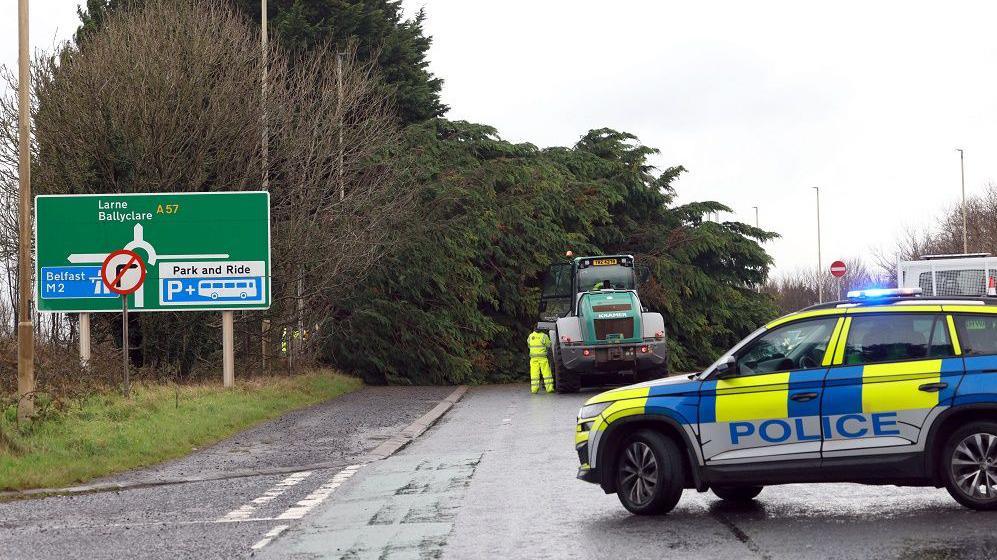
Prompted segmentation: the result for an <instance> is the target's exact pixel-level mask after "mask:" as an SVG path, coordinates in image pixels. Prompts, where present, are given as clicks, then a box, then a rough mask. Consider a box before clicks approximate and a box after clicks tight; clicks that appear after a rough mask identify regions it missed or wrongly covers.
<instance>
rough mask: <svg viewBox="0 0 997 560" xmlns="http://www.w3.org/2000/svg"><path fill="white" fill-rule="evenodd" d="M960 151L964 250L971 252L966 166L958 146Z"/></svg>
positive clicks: (958, 150) (960, 150) (959, 149)
mask: <svg viewBox="0 0 997 560" xmlns="http://www.w3.org/2000/svg"><path fill="white" fill-rule="evenodd" d="M955 151H957V152H959V178H960V179H961V182H962V252H963V253H968V252H969V238H968V236H967V235H966V166H965V163H964V162H965V158H964V157H963V156H964V154H963V150H962V148H956V149H955Z"/></svg>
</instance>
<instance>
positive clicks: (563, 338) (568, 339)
mask: <svg viewBox="0 0 997 560" xmlns="http://www.w3.org/2000/svg"><path fill="white" fill-rule="evenodd" d="M561 342H571V337H570V336H567V335H565V336H562V337H561Z"/></svg>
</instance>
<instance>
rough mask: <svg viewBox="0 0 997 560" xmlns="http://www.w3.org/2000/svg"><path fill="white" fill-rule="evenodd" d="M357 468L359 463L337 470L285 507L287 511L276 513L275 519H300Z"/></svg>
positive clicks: (348, 477) (354, 472)
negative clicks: (326, 480) (298, 499)
mask: <svg viewBox="0 0 997 560" xmlns="http://www.w3.org/2000/svg"><path fill="white" fill-rule="evenodd" d="M359 468H360V465H350V466H348V467H346V468H345V469H343V470H341V471H339V472H338V473H336V474H335V475H334V476H333V477H332V478H330V479H329V480H328V482H326V483H325V484H323V485H322V486H319V487H318V488H317V489H316V490H315V491H314V492H312V493H311V494H308V495H307V496H305V497H304V499H303V500H301V501H299V502H298V503H296V504H294V505H293V506H291V507H289V508H287V511H285V512H284V513H282V514H280V515H278V516H277V519H301V518H302V517H304V516H305V515H307V514H308V512H309V511H311V510H312V509H314V508H315V506H317V505H319V504H321V503H322V502H324V501H325V500H326V499H327V498H328V497H329V496H330V495H331V494H332V493H333V492H335V491H336V488H339V486H340V485H341V484H343V483H344V482H346V481H347V480H349V479H350V477H351V476H353V475H354V474H356V472H357V469H359Z"/></svg>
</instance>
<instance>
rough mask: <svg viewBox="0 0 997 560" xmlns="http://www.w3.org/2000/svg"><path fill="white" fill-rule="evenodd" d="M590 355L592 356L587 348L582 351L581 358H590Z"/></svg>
mask: <svg viewBox="0 0 997 560" xmlns="http://www.w3.org/2000/svg"><path fill="white" fill-rule="evenodd" d="M591 355H592V351H591V350H589V349H588V348H586V349H584V350H582V356H591Z"/></svg>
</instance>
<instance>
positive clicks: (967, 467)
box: [940, 422, 997, 510]
mask: <svg viewBox="0 0 997 560" xmlns="http://www.w3.org/2000/svg"><path fill="white" fill-rule="evenodd" d="M941 460H942V463H941V465H940V467H941V469H942V472H943V473H944V476H945V487H946V489H947V490H948V491H949V494H951V495H952V497H953V498H955V500H956V501H957V502H959V503H960V504H962V505H964V506H966V507H968V508H971V509H978V510H994V509H997V423H994V422H972V423H970V424H967V425H965V426H963V427H962V428H959V429H958V430H956V431H955V432H953V433H952V435H950V436H949V438H948V440H947V442H946V444H945V448H944V451H943V453H942V458H941Z"/></svg>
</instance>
